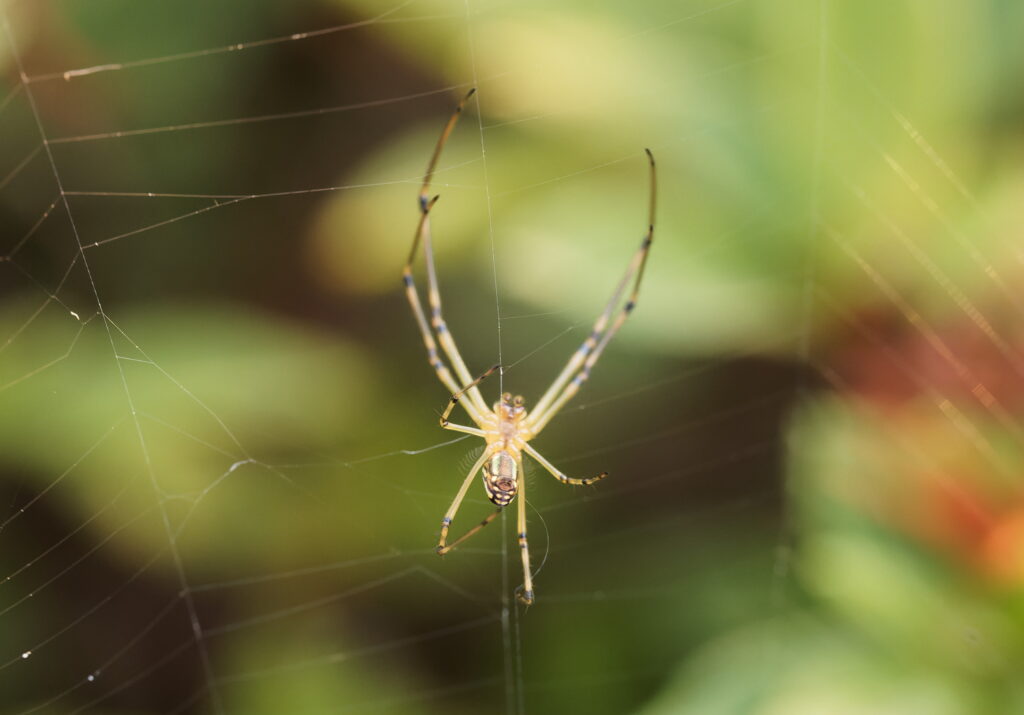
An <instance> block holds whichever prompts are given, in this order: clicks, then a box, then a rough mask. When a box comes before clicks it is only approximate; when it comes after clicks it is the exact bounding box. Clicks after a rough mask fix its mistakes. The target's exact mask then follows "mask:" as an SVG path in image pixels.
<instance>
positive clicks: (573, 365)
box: [402, 90, 655, 603]
mask: <svg viewBox="0 0 1024 715" xmlns="http://www.w3.org/2000/svg"><path fill="white" fill-rule="evenodd" d="M472 94H473V91H472V90H470V92H469V94H467V95H466V98H465V99H464V100H462V102H460V103H459V106H458V108H457V109H456V110H455V113H454V114H453V115H452V117H451V119H449V120H448V124H447V125H445V128H444V131H443V132H442V133H441V138H440V139H439V140H438V142H437V147H435V149H434V154H433V156H432V157H431V159H430V163H429V164H427V173H426V176H425V178H424V180H423V187H422V188H421V189H420V196H419V208H420V219H419V223H418V225H417V227H416V235H415V237H414V238H413V244H412V250H411V251H410V252H409V260H408V261H407V262H406V264H405V269H404V270H403V272H402V282H403V283H404V284H405V294H406V297H407V298H408V299H409V305H410V306H411V307H412V312H413V315H414V316H415V318H416V324H417V325H418V326H419V329H420V334H421V335H422V336H423V344H424V346H425V347H426V349H427V359H428V360H429V361H430V366H431V367H432V368H434V372H436V373H437V377H438V379H440V380H441V382H442V383H444V386H445V387H447V388H448V390H449V391H450V392H451V395H452V397H451V400H449V402H448V407H447V408H446V409H445V411H444V414H443V415H441V426H442V427H443V428H445V429H449V430H454V431H455V432H464V433H466V434H471V435H474V436H476V437H481V438H483V439H484V441H485V442H486V443H487V446H486V447H485V448H484V452H483V454H482V455H480V458H479V459H478V460H477V461H476V463H475V464H474V465H473V467H472V469H470V470H469V474H468V475H467V476H466V479H465V480H464V481H463V482H462V487H461V488H460V489H459V492H458V494H457V495H456V496H455V500H454V501H453V502H452V505H451V506H450V507H449V508H448V512H447V513H446V514H445V515H444V519H442V520H441V538H440V540H439V542H438V545H437V552H438V553H439V554H445V553H447V552H449V551H451V550H452V549H453V548H455V546H456V545H458V544H459V543H461V542H462V541H464V540H465V539H467V538H469V537H470V536H472V535H473V534H475V533H476V532H478V531H479V530H480V529H482V528H483V527H485V526H487V525H488V524H489V523H491V522H492V521H493V520H494V518H495V517H496V516H497V515H498V514H499V513H501V510H502V509H503V508H504V507H506V506H508V505H509V504H511V503H512V501H513V500H514V499H515V498H516V496H517V495H518V496H519V497H520V499H519V533H518V538H519V547H520V550H521V552H522V555H523V586H522V589H521V590H519V598H520V600H522V601H523V602H524V603H532V602H533V575H532V574H531V573H530V549H529V546H528V544H527V541H526V485H525V484H524V482H523V481H522V480H521V479H520V475H522V473H523V456H522V453H523V452H525V453H526V454H528V455H530V457H531V458H532V459H533V460H534V461H536V462H537V463H538V464H540V465H541V466H542V467H544V469H546V470H547V471H548V472H550V473H551V474H552V475H553V476H554V477H555V478H556V479H557V480H558V481H560V482H562V483H563V484H573V485H584V486H585V485H589V484H593V483H594V482H596V481H598V480H599V479H604V478H605V477H606V476H608V474H607V473H606V472H602V473H601V474H598V475H597V476H595V477H586V478H583V479H575V478H573V477H567V476H566V475H565V474H563V473H562V472H560V471H559V470H558V469H557V468H555V466H554V465H553V464H551V463H550V462H549V461H548V460H546V459H545V458H544V457H543V456H542V455H541V454H540V452H538V451H537V450H535V449H534V448H533V447H531V446H530V445H529V444H528V442H529V441H530V440H531V439H533V438H534V437H536V436H537V435H538V434H540V431H541V430H543V429H544V427H546V426H547V424H548V422H549V421H550V420H551V418H553V417H554V416H555V415H556V414H558V412H559V411H561V409H562V407H564V406H565V403H567V402H568V401H569V400H571V399H572V398H573V396H574V395H575V394H576V393H577V392H579V389H580V386H581V385H582V384H583V383H584V382H586V380H587V379H588V378H589V377H590V370H591V368H592V367H593V366H594V364H595V363H596V362H597V359H598V358H599V357H600V356H601V353H602V352H603V351H604V349H605V347H606V346H607V345H608V342H609V341H610V340H611V339H612V337H613V336H614V335H615V333H616V332H617V331H618V329H619V328H620V327H622V324H623V323H624V322H625V320H626V318H627V317H629V315H630V313H631V312H632V311H633V308H634V307H635V306H636V300H637V294H638V292H639V289H640V279H641V278H642V277H643V274H644V266H645V265H646V262H647V255H648V253H649V252H650V249H651V239H652V237H653V235H654V196H655V169H654V157H653V156H652V155H651V152H650V151H648V152H647V158H648V160H649V161H650V177H651V199H650V206H649V213H648V222H647V231H646V233H645V234H644V237H643V240H642V241H641V243H640V247H639V248H638V249H637V251H636V253H634V254H633V260H632V262H631V263H630V266H629V270H628V271H627V273H626V276H625V277H624V278H623V279H622V280H621V281H620V282H619V284H618V286H617V287H616V289H615V291H614V292H613V293H612V297H611V300H609V301H608V303H607V304H606V305H605V308H604V310H603V311H602V312H601V315H599V316H598V318H597V321H596V322H595V323H594V326H593V329H592V330H591V332H590V335H588V336H587V338H586V340H584V341H583V344H582V345H580V347H579V349H577V350H576V352H575V353H573V355H572V357H571V358H570V359H569V362H568V364H567V365H566V366H565V367H564V368H563V369H562V372H561V373H559V375H558V377H556V378H555V381H554V382H553V383H552V384H551V386H550V387H549V388H548V389H547V391H546V392H545V393H544V394H543V395H542V396H541V398H540V399H539V400H537V404H536V405H534V406H533V410H532V412H531V413H530V414H527V412H526V406H525V404H524V402H523V398H522V397H519V396H516V397H512V395H511V394H509V393H507V392H506V393H504V394H502V396H501V399H500V400H498V401H497V402H495V403H494V405H493V408H488V407H487V403H486V402H485V401H484V398H483V395H482V394H481V393H480V388H479V385H480V383H481V382H483V380H484V379H485V378H486V377H487V376H488V375H491V374H492V373H494V372H495V371H496V370H499V369H500V366H499V365H495V366H493V367H492V368H490V369H489V370H487V372H485V373H484V374H483V375H481V376H480V377H478V378H476V379H475V380H474V379H473V376H472V374H471V373H470V372H469V368H467V367H466V363H465V361H464V360H463V359H462V355H460V354H459V349H458V348H457V347H456V346H455V340H454V339H453V338H452V335H451V332H450V331H449V330H448V325H447V324H446V323H445V321H444V318H443V317H442V312H441V294H440V292H439V291H438V288H437V274H436V271H435V269H434V252H433V249H432V247H431V244H430V211H431V209H432V208H433V206H434V203H435V202H436V201H437V197H436V196H435V197H434V198H432V199H431V198H429V197H430V191H429V190H430V180H431V178H432V176H433V174H434V169H435V167H436V166H437V160H438V158H439V157H440V156H441V149H442V148H443V147H444V144H445V142H446V141H447V140H448V135H449V134H451V132H452V129H453V128H454V127H455V122H456V121H458V118H459V115H460V114H461V113H462V108H463V106H464V105H465V103H466V100H468V99H469V98H470V96H472ZM421 243H422V245H423V251H424V253H425V254H426V259H427V280H428V281H429V291H428V293H427V295H428V299H429V301H430V309H431V310H430V319H429V321H428V320H427V315H426V313H425V312H424V311H423V305H422V304H421V303H420V296H419V293H418V292H417V291H416V284H415V281H414V280H413V276H412V262H413V259H415V257H416V251H417V250H418V248H419V246H420V244H421ZM631 278H633V290H632V292H631V293H630V294H629V297H628V298H627V299H626V301H625V302H624V303H622V298H623V296H624V295H625V292H626V287H627V286H628V285H629V281H630V279H631ZM620 303H622V305H621V307H620V305H619V304H620ZM439 346H440V349H441V350H442V351H444V354H445V355H446V356H447V357H448V360H449V362H450V363H451V366H452V369H451V370H449V369H448V365H446V364H445V362H444V360H443V359H442V357H441V354H440V353H439V352H438V347H439ZM453 371H454V374H452V372H453ZM460 400H461V402H460ZM456 404H461V405H462V406H463V408H465V410H466V414H467V415H469V418H470V419H471V420H473V422H474V423H475V425H476V426H475V427H470V426H465V425H457V424H452V423H451V422H449V421H448V417H449V416H450V415H451V413H452V411H453V410H454V409H455V405H456ZM478 470H482V476H483V481H484V489H485V490H486V491H487V498H488V499H490V500H491V502H493V503H494V504H495V505H497V507H498V510H497V511H495V512H493V513H491V514H490V516H488V517H487V518H486V519H484V520H483V521H481V522H480V523H479V524H477V525H476V526H474V527H473V528H472V529H470V530H469V531H467V532H466V533H465V534H463V535H462V536H460V537H459V538H458V539H456V540H455V541H453V542H452V543H450V544H449V543H448V529H449V527H450V526H451V523H452V519H454V518H455V513H456V512H457V511H458V509H459V506H460V505H461V504H462V500H463V499H464V498H465V497H466V492H467V491H468V490H469V487H470V484H471V483H472V480H473V477H474V476H475V475H476V474H477V471H478Z"/></svg>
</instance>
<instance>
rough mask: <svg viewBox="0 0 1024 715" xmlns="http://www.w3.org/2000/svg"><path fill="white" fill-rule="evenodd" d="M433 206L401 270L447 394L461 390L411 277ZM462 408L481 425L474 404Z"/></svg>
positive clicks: (429, 204) (423, 218)
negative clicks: (442, 354) (439, 349)
mask: <svg viewBox="0 0 1024 715" xmlns="http://www.w3.org/2000/svg"><path fill="white" fill-rule="evenodd" d="M433 205H434V202H433V201H429V202H427V204H426V205H425V207H424V210H423V213H422V214H421V215H420V220H419V224H418V225H417V226H416V237H415V238H414V239H413V244H412V252H411V253H410V254H409V260H408V261H407V262H406V264H405V268H404V269H403V270H402V282H403V283H405V296H406V298H408V300H409V306H410V307H411V308H412V314H413V316H414V317H415V318H416V325H417V326H418V327H419V329H420V335H421V336H422V337H423V345H424V347H426V349H427V360H428V361H429V362H430V366H431V367H432V368H434V372H436V373H437V377H438V379H439V380H440V381H441V382H442V383H443V384H444V386H445V387H447V388H448V391H449V392H453V393H454V392H459V391H460V390H461V389H462V388H461V387H460V386H459V384H458V383H457V382H456V381H455V378H454V377H453V376H452V374H451V372H450V371H449V370H448V366H447V365H445V364H444V360H442V359H441V357H440V355H438V353H437V342H436V341H435V340H434V334H433V332H432V331H431V330H430V326H429V325H428V324H427V317H426V315H425V314H424V313H423V304H422V303H421V302H420V295H419V291H417V290H416V283H415V281H414V280H413V277H412V260H413V258H415V256H416V247H417V246H418V245H419V240H420V236H421V235H422V234H423V230H424V227H425V226H426V223H427V215H428V213H429V211H430V208H431V207H432V206H433ZM462 406H463V407H464V408H465V410H466V413H467V414H468V415H469V416H470V418H471V419H472V420H473V421H474V422H476V423H477V424H483V414H482V413H481V411H480V410H479V409H478V408H477V406H476V404H475V403H473V402H471V401H468V400H467V401H466V402H463V403H462Z"/></svg>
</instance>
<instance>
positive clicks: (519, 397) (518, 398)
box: [512, 395, 523, 407]
mask: <svg viewBox="0 0 1024 715" xmlns="http://www.w3.org/2000/svg"><path fill="white" fill-rule="evenodd" d="M512 404H513V405H515V406H516V407H522V406H523V396H522V395H516V397H515V399H514V400H512Z"/></svg>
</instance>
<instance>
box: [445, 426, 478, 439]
mask: <svg viewBox="0 0 1024 715" xmlns="http://www.w3.org/2000/svg"><path fill="white" fill-rule="evenodd" d="M441 426H442V427H444V428H445V429H450V430H451V431H452V432H465V433H466V434H471V435H473V436H474V437H483V438H485V439H486V437H487V433H486V432H484V431H483V430H482V429H477V428H476V427H466V426H465V425H457V424H453V423H451V422H449V423H447V424H444V425H441Z"/></svg>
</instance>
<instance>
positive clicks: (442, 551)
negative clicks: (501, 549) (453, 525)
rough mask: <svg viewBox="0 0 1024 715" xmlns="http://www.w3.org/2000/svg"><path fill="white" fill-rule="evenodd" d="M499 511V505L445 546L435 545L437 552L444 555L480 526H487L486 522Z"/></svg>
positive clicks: (490, 520)
mask: <svg viewBox="0 0 1024 715" xmlns="http://www.w3.org/2000/svg"><path fill="white" fill-rule="evenodd" d="M500 513H501V507H498V510H497V511H495V512H492V513H491V514H489V515H488V516H487V517H486V518H484V520H483V521H481V522H480V523H479V524H477V525H476V526H474V527H473V528H472V529H470V530H469V531H467V532H466V533H465V534H463V535H462V536H460V537H459V538H457V539H456V540H455V541H453V542H452V543H450V544H448V545H447V546H438V547H437V553H439V554H441V556H444V555H445V554H447V553H448V552H449V551H451V550H452V549H454V548H455V547H456V546H458V545H459V544H461V543H462V542H463V541H465V540H466V539H468V538H469V537H471V536H472V535H473V534H475V533H476V532H478V531H480V530H481V529H482V528H484V527H485V526H487V525H488V524H490V523H491V522H492V521H494V518H495V517H496V516H498V514H500Z"/></svg>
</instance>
